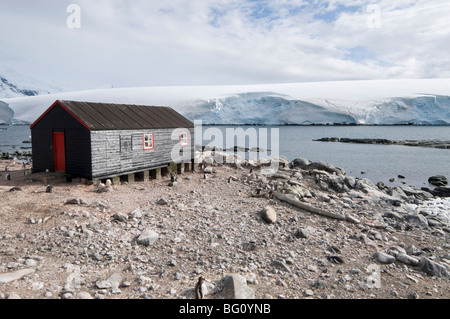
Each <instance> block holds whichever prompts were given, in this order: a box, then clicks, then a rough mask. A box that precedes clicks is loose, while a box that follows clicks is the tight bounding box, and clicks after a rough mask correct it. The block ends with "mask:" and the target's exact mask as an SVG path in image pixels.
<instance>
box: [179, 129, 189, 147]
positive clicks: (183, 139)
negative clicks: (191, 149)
mask: <svg viewBox="0 0 450 319" xmlns="http://www.w3.org/2000/svg"><path fill="white" fill-rule="evenodd" d="M180 142H181V145H182V146H186V145H189V134H188V133H187V132H183V133H181V136H180Z"/></svg>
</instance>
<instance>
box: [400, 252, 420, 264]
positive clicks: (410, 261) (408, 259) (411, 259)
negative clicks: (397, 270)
mask: <svg viewBox="0 0 450 319" xmlns="http://www.w3.org/2000/svg"><path fill="white" fill-rule="evenodd" d="M395 258H396V259H397V260H398V261H400V262H402V263H404V264H407V265H411V266H417V265H418V264H419V261H418V260H417V259H416V258H414V257H411V256H408V255H406V254H397V256H396V257H395Z"/></svg>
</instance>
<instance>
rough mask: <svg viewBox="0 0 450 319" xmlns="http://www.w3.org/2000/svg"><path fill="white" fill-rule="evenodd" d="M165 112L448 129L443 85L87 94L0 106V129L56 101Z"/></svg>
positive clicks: (209, 118)
mask: <svg viewBox="0 0 450 319" xmlns="http://www.w3.org/2000/svg"><path fill="white" fill-rule="evenodd" d="M58 99H59V100H77V101H90V102H107V103H128V104H142V105H160V106H171V107H173V108H174V109H175V110H177V111H178V112H180V113H181V114H183V115H185V116H186V117H187V118H189V119H190V120H203V123H204V124H263V125H271V124H273V125H278V124H279V125H284V124H336V123H339V124H406V123H413V124H427V125H447V124H449V125H450V79H414V80H376V81H343V82H315V83H293V84H273V85H244V86H191V87H188V86H184V87H176V86H174V87H148V88H123V89H107V90H93V91H81V92H70V93H58V94H51V95H40V96H34V97H19V98H10V99H2V101H0V122H4V123H32V122H34V120H36V119H37V118H38V117H39V116H40V115H41V114H42V113H43V112H44V111H45V110H46V109H47V108H48V107H49V106H50V105H51V104H53V102H54V101H55V100H58Z"/></svg>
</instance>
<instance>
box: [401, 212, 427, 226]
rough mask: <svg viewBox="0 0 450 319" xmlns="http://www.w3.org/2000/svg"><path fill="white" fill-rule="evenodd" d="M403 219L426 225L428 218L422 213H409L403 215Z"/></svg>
mask: <svg viewBox="0 0 450 319" xmlns="http://www.w3.org/2000/svg"><path fill="white" fill-rule="evenodd" d="M405 220H406V221H407V222H408V223H411V224H415V225H418V226H428V220H427V219H426V217H425V216H422V215H415V214H409V215H406V216H405Z"/></svg>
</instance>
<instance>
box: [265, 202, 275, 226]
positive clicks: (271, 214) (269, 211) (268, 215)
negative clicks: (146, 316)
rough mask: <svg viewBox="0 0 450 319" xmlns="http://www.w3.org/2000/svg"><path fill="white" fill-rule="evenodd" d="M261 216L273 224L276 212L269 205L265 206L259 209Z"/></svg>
mask: <svg viewBox="0 0 450 319" xmlns="http://www.w3.org/2000/svg"><path fill="white" fill-rule="evenodd" d="M261 217H262V219H264V220H265V221H266V222H268V223H269V224H273V223H275V222H276V221H277V212H276V211H275V210H274V209H273V208H272V207H270V206H267V207H266V208H264V209H263V210H262V211H261Z"/></svg>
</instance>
